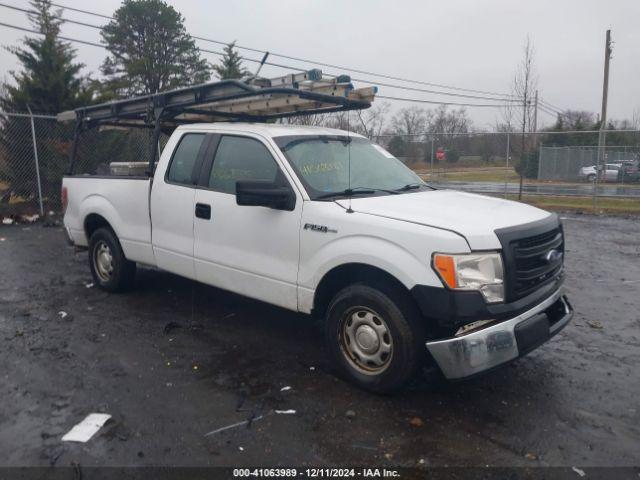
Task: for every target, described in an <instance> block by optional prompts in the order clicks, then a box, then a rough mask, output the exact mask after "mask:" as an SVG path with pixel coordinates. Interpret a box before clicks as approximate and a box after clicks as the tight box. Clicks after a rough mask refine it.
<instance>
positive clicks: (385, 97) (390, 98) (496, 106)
mask: <svg viewBox="0 0 640 480" xmlns="http://www.w3.org/2000/svg"><path fill="white" fill-rule="evenodd" d="M376 98H383V99H385V100H396V101H400V102H413V103H428V104H431V105H455V106H459V107H493V108H504V107H506V106H507V105H496V104H494V103H486V104H481V103H457V102H439V101H437V100H422V99H418V98H404V97H388V96H386V95H376Z"/></svg>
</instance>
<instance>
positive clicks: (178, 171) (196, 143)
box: [167, 133, 205, 185]
mask: <svg viewBox="0 0 640 480" xmlns="http://www.w3.org/2000/svg"><path fill="white" fill-rule="evenodd" d="M204 138H205V134H204V133H187V134H185V135H184V136H183V137H182V138H181V139H180V143H179V144H178V146H177V148H176V149H175V151H174V152H173V157H172V158H171V165H170V166H169V173H168V175H167V180H168V181H169V182H171V183H181V184H185V185H192V184H193V178H192V174H193V166H194V165H195V163H196V160H197V158H198V152H199V151H200V147H201V146H202V142H203V141H204Z"/></svg>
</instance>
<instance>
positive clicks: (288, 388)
mask: <svg viewBox="0 0 640 480" xmlns="http://www.w3.org/2000/svg"><path fill="white" fill-rule="evenodd" d="M289 390H291V387H290V386H288V385H287V386H286V387H282V388H281V389H280V391H281V392H287V391H289Z"/></svg>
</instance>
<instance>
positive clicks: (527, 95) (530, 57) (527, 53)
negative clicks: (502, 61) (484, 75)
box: [512, 35, 538, 199]
mask: <svg viewBox="0 0 640 480" xmlns="http://www.w3.org/2000/svg"><path fill="white" fill-rule="evenodd" d="M537 88H538V74H537V73H536V66H535V49H534V47H533V44H532V43H531V39H530V38H529V35H527V40H526V41H525V44H524V47H523V57H522V60H521V61H520V64H519V65H518V68H517V70H516V74H515V76H514V78H513V87H512V91H513V95H514V96H515V97H517V98H518V99H519V100H520V102H519V105H518V106H519V108H520V110H521V112H518V113H520V115H519V117H520V119H519V120H516V122H517V125H518V127H519V128H518V130H519V131H521V133H522V139H521V142H520V147H521V148H520V165H519V168H518V170H519V174H520V188H519V190H518V199H522V184H523V179H524V174H525V170H526V168H527V149H526V143H527V142H526V134H527V132H530V131H532V130H533V128H532V123H533V116H534V114H535V112H534V110H535V109H534V105H533V96H534V92H535V91H536V90H537Z"/></svg>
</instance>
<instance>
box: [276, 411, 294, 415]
mask: <svg viewBox="0 0 640 480" xmlns="http://www.w3.org/2000/svg"><path fill="white" fill-rule="evenodd" d="M276 414H278V415H295V414H296V411H295V410H276Z"/></svg>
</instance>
